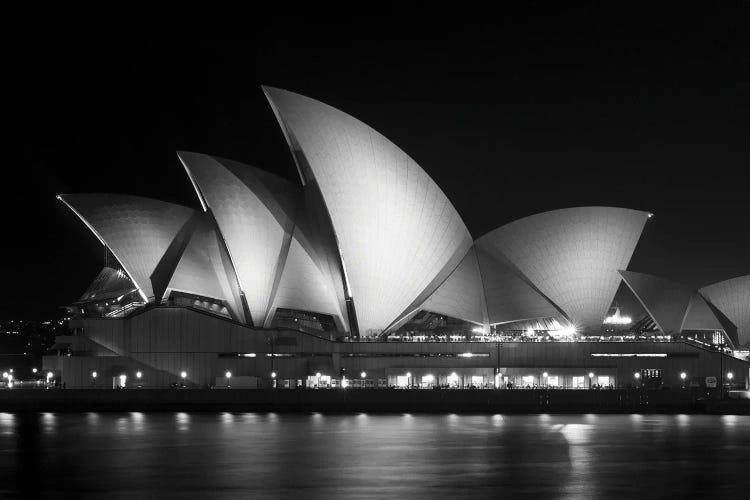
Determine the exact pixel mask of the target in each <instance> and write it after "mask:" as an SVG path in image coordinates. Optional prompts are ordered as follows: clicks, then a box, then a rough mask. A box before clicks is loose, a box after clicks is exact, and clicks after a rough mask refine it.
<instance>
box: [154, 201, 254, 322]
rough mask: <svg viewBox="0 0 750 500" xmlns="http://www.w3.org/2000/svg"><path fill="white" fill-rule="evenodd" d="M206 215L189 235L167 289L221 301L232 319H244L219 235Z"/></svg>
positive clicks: (233, 278)
mask: <svg viewBox="0 0 750 500" xmlns="http://www.w3.org/2000/svg"><path fill="white" fill-rule="evenodd" d="M208 218H209V216H208V215H207V214H205V215H203V217H202V218H201V221H200V222H199V223H198V224H197V225H196V227H195V229H194V230H193V231H192V234H191V235H190V241H189V242H188V243H187V245H186V247H185V249H184V251H183V252H182V255H181V256H180V260H179V262H178V263H177V267H176V268H175V270H174V273H173V274H172V278H171V279H170V281H169V285H168V289H170V290H179V291H182V292H188V293H192V294H196V295H201V296H204V297H211V298H214V299H219V300H222V301H224V302H225V303H226V305H227V308H228V309H229V311H230V313H231V315H232V317H234V318H236V319H238V320H239V321H243V322H244V320H245V317H244V311H243V308H242V303H241V302H240V296H239V293H238V288H237V281H236V277H235V276H234V270H233V269H232V268H231V265H229V261H228V259H227V258H226V256H225V255H222V254H223V253H224V251H223V248H222V247H221V243H220V241H219V236H218V235H217V234H216V231H215V230H214V228H213V227H212V225H211V224H210V221H209V220H208Z"/></svg>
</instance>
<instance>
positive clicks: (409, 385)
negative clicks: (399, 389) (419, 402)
mask: <svg viewBox="0 0 750 500" xmlns="http://www.w3.org/2000/svg"><path fill="white" fill-rule="evenodd" d="M406 387H408V388H409V389H411V372H406Z"/></svg>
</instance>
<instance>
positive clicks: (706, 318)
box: [682, 291, 737, 342]
mask: <svg viewBox="0 0 750 500" xmlns="http://www.w3.org/2000/svg"><path fill="white" fill-rule="evenodd" d="M682 329H683V330H724V326H723V325H722V324H721V321H719V319H718V318H717V317H716V315H714V313H713V311H712V310H711V308H710V307H709V306H708V304H706V300H705V299H704V298H703V297H701V294H700V293H698V292H697V291H695V292H693V297H692V298H691V299H690V306H688V310H687V312H686V313H685V320H684V321H683V322H682ZM731 340H733V341H734V342H736V341H737V339H736V338H735V339H731Z"/></svg>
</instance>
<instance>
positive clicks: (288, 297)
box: [264, 237, 343, 327]
mask: <svg viewBox="0 0 750 500" xmlns="http://www.w3.org/2000/svg"><path fill="white" fill-rule="evenodd" d="M279 307H281V308H285V309H296V310H301V311H309V312H317V313H323V314H330V315H331V316H334V317H338V318H342V317H343V311H341V309H340V308H339V304H338V301H337V300H336V294H335V292H334V291H333V290H332V289H331V283H330V281H329V280H327V279H325V277H324V275H323V274H322V273H321V272H320V269H319V268H318V266H317V265H316V264H315V262H314V261H313V258H312V257H311V256H310V254H309V253H308V252H307V251H306V250H305V249H304V248H303V246H302V245H301V244H300V242H299V241H298V240H297V238H296V237H293V238H292V241H291V244H290V246H289V253H288V254H287V257H286V261H285V263H284V271H283V273H282V275H281V280H280V281H279V284H278V288H277V290H276V291H275V293H274V298H273V307H272V311H271V313H270V314H269V315H268V318H267V320H266V324H265V325H264V326H266V327H270V326H271V320H272V319H273V314H274V312H275V310H276V309H277V308H279Z"/></svg>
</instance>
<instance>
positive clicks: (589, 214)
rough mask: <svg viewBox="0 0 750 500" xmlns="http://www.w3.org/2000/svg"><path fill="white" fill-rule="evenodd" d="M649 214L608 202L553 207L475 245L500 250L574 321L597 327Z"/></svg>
mask: <svg viewBox="0 0 750 500" xmlns="http://www.w3.org/2000/svg"><path fill="white" fill-rule="evenodd" d="M648 216H649V214H648V213H646V212H641V211H637V210H630V209H623V208H611V207H578V208H566V209H560V210H553V211H550V212H544V213H541V214H536V215H532V216H529V217H525V218H523V219H520V220H517V221H514V222H511V223H509V224H506V225H505V226H502V227H500V228H498V229H495V230H494V231H492V232H490V233H488V234H486V235H484V236H482V237H481V238H480V239H479V240H477V244H478V245H481V246H482V247H483V249H485V250H487V251H489V252H491V253H493V254H494V253H497V254H499V255H502V256H503V257H504V258H505V259H506V260H507V261H508V262H509V263H511V264H512V265H513V266H514V267H515V268H516V269H517V270H518V271H519V272H520V274H521V276H523V277H524V278H525V279H526V280H527V281H528V282H530V283H531V284H533V285H534V287H535V288H537V289H538V290H539V291H540V292H541V293H542V294H544V296H545V297H547V298H548V299H549V300H550V301H552V302H553V303H554V304H555V305H556V306H557V307H558V308H560V309H561V310H562V311H564V312H565V313H566V315H567V316H568V318H570V319H571V320H572V321H573V322H574V323H575V324H576V326H578V327H581V328H583V329H584V330H589V331H598V330H599V329H600V328H601V325H602V321H603V320H604V318H605V316H606V314H607V311H608V310H609V307H610V305H611V304H612V300H613V299H614V296H615V293H616V292H617V288H618V286H619V284H620V275H619V274H618V270H619V269H626V268H627V266H628V263H629V262H630V258H631V256H632V255H633V251H634V250H635V246H636V244H637V243H638V239H639V238H640V235H641V232H642V231H643V227H644V225H645V223H646V220H647V219H648Z"/></svg>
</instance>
